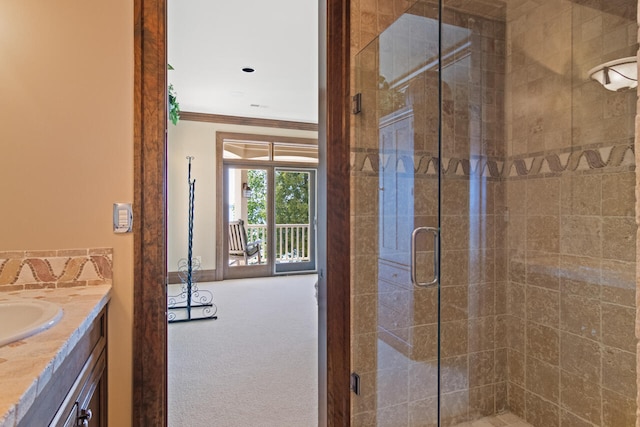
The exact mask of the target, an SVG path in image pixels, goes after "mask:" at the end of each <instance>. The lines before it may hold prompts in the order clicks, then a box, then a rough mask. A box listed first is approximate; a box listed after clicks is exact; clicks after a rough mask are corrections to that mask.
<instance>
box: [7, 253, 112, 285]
mask: <svg viewBox="0 0 640 427" xmlns="http://www.w3.org/2000/svg"><path fill="white" fill-rule="evenodd" d="M112 266H113V249H112V248H90V249H62V250H46V251H4V252H3V251H0V292H2V291H16V290H23V289H44V288H68V287H76V286H92V285H105V284H111V283H112V280H113V269H112Z"/></svg>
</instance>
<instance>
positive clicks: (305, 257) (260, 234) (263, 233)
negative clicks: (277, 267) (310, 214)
mask: <svg viewBox="0 0 640 427" xmlns="http://www.w3.org/2000/svg"><path fill="white" fill-rule="evenodd" d="M246 227H247V239H249V241H250V242H253V241H255V240H262V255H263V258H266V255H267V253H268V251H267V248H268V244H269V242H270V239H268V238H267V226H266V225H264V224H247V225H246ZM275 234H276V235H275V239H274V241H275V245H276V250H275V254H276V262H305V261H309V260H310V258H309V257H310V254H311V250H310V249H311V239H309V224H277V225H276V233H275Z"/></svg>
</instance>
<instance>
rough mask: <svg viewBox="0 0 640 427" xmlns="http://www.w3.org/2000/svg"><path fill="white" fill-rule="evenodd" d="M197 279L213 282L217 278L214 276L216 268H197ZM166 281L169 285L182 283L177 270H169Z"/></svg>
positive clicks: (199, 281)
mask: <svg viewBox="0 0 640 427" xmlns="http://www.w3.org/2000/svg"><path fill="white" fill-rule="evenodd" d="M197 279H198V283H202V282H215V281H216V280H218V279H217V278H216V269H215V268H214V269H213V270H199V271H198V276H197ZM167 283H168V284H169V285H175V284H177V283H182V281H181V280H180V276H179V273H178V272H177V271H170V272H169V273H168V274H167Z"/></svg>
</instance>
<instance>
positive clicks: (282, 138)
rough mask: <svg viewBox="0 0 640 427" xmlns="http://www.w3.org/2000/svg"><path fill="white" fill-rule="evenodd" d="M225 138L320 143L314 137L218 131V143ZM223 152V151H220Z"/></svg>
mask: <svg viewBox="0 0 640 427" xmlns="http://www.w3.org/2000/svg"><path fill="white" fill-rule="evenodd" d="M225 140H233V141H246V142H252V141H259V142H282V143H288V144H300V145H318V140H317V139H314V138H300V137H297V136H278V135H260V134H253V133H236V132H216V143H219V144H220V145H221V146H222V145H223V144H224V141H225ZM220 153H221V154H222V151H220Z"/></svg>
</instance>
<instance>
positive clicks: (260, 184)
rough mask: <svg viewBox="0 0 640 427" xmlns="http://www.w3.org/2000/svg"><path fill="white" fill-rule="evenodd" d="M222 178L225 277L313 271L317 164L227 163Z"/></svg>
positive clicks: (314, 266)
mask: <svg viewBox="0 0 640 427" xmlns="http://www.w3.org/2000/svg"><path fill="white" fill-rule="evenodd" d="M223 179H224V183H223V187H224V233H223V234H224V244H223V248H226V249H228V250H225V251H224V256H223V259H224V261H223V262H224V278H225V279H229V278H241V277H265V276H271V275H274V274H285V273H286V274H290V273H297V272H313V271H315V269H316V214H315V212H316V171H315V169H311V168H296V167H293V166H258V165H250V164H238V163H233V164H228V163H226V164H225V165H224V178H223ZM243 251H244V253H242V252H243Z"/></svg>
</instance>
